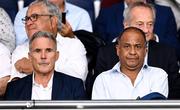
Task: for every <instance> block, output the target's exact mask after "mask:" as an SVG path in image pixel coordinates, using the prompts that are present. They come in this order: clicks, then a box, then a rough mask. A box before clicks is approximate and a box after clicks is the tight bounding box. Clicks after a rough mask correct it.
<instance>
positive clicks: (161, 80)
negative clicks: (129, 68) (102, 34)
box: [92, 63, 168, 100]
mask: <svg viewBox="0 0 180 110" xmlns="http://www.w3.org/2000/svg"><path fill="white" fill-rule="evenodd" d="M152 92H158V93H161V94H163V95H164V96H166V97H167V96H168V78H167V74H166V72H165V71H164V70H162V69H160V68H156V67H151V66H147V65H144V66H143V68H142V69H141V70H140V72H139V73H138V75H137V78H136V80H135V82H134V85H132V83H131V80H130V78H129V77H128V76H126V75H125V74H124V73H122V72H121V71H120V64H119V63H117V64H116V65H115V66H114V67H113V68H112V69H111V70H108V71H105V72H103V73H101V74H100V75H99V76H98V77H97V78H96V80H95V82H94V86H93V91H92V99H97V100H102V99H108V100H112V99H137V97H143V96H145V95H147V94H149V93H152Z"/></svg>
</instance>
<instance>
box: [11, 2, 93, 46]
mask: <svg viewBox="0 0 180 110" xmlns="http://www.w3.org/2000/svg"><path fill="white" fill-rule="evenodd" d="M49 1H50V2H52V3H54V4H56V5H58V7H59V9H60V11H61V12H65V13H66V23H65V24H63V25H62V30H61V34H62V36H64V37H71V38H72V37H74V36H73V31H76V30H86V31H89V32H92V23H91V20H90V17H89V14H88V12H87V11H86V10H84V9H82V8H80V7H77V6H75V5H73V4H70V3H68V2H66V0H49ZM27 9H28V7H25V8H23V9H22V10H20V11H19V12H18V13H17V15H16V18H15V21H14V28H15V33H16V45H19V44H22V43H24V42H25V41H26V40H27V39H28V37H27V34H26V32H25V28H24V24H23V23H22V21H21V19H22V18H23V17H24V16H25V15H26V12H27Z"/></svg>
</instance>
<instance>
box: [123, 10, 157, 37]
mask: <svg viewBox="0 0 180 110" xmlns="http://www.w3.org/2000/svg"><path fill="white" fill-rule="evenodd" d="M128 22H129V23H126V22H125V28H126V27H130V26H133V27H137V28H139V29H141V30H143V32H144V33H145V34H146V40H147V41H149V40H151V39H153V37H154V35H153V28H154V19H153V13H152V11H151V10H150V9H149V8H145V7H135V8H133V9H132V11H131V18H130V20H129V21H128Z"/></svg>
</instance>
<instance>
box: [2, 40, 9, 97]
mask: <svg viewBox="0 0 180 110" xmlns="http://www.w3.org/2000/svg"><path fill="white" fill-rule="evenodd" d="M10 70H11V54H10V51H9V49H8V48H7V47H6V46H5V45H3V44H2V43H0V97H1V96H3V95H4V92H5V90H6V85H7V82H8V80H9V78H10V75H11V71H10Z"/></svg>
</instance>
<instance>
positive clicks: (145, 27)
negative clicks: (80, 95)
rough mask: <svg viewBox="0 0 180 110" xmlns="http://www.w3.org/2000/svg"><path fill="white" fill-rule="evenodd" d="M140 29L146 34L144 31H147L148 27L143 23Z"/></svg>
mask: <svg viewBox="0 0 180 110" xmlns="http://www.w3.org/2000/svg"><path fill="white" fill-rule="evenodd" d="M141 30H143V32H144V33H145V34H146V33H148V31H149V28H148V26H147V25H144V26H143V27H142V29H141Z"/></svg>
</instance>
